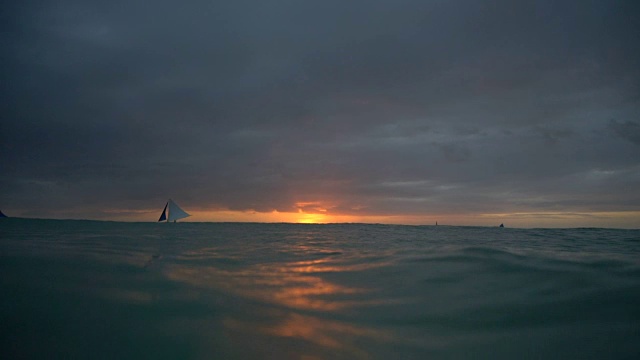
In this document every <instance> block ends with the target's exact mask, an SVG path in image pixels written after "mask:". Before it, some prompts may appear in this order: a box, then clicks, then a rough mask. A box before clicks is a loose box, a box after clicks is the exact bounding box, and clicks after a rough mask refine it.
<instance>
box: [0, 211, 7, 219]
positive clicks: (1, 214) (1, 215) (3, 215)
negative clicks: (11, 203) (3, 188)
mask: <svg viewBox="0 0 640 360" xmlns="http://www.w3.org/2000/svg"><path fill="white" fill-rule="evenodd" d="M6 217H8V216H7V215H5V214H3V213H2V210H0V218H6Z"/></svg>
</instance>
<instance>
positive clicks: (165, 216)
mask: <svg viewBox="0 0 640 360" xmlns="http://www.w3.org/2000/svg"><path fill="white" fill-rule="evenodd" d="M189 216H191V215H189V214H187V212H186V211H184V210H182V209H181V208H180V206H178V204H176V203H174V202H173V200H171V199H169V201H167V204H166V205H165V206H164V210H162V215H160V219H158V221H165V220H166V221H167V222H171V221H173V222H176V220H180V219H184V218H186V217H189Z"/></svg>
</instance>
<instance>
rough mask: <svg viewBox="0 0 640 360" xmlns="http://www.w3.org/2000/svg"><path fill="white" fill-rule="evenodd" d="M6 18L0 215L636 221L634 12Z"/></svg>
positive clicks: (51, 13) (597, 8) (16, 7)
mask: <svg viewBox="0 0 640 360" xmlns="http://www.w3.org/2000/svg"><path fill="white" fill-rule="evenodd" d="M0 9H1V13H0V20H1V21H0V29H1V31H2V37H1V40H0V41H1V42H2V47H1V48H2V50H1V51H2V57H1V59H0V65H1V68H0V73H1V81H0V83H1V85H0V94H1V96H2V101H1V103H0V107H1V110H0V116H1V118H0V148H1V150H0V210H2V211H3V212H4V213H5V214H7V215H8V216H21V217H39V218H69V219H99V220H124V221H156V220H157V218H158V217H159V215H160V212H161V211H162V208H163V207H164V204H165V203H166V201H167V199H168V198H172V199H173V200H174V201H175V202H176V203H178V204H179V205H180V206H181V207H182V208H184V209H185V210H186V211H187V212H189V213H191V214H192V217H191V218H189V220H191V221H268V222H272V221H273V222H281V221H285V222H320V223H323V222H365V223H398V224H434V223H435V222H436V221H438V223H439V224H450V225H482V226H496V225H498V224H500V223H505V226H514V227H575V226H587V227H590V226H601V227H622V228H629V227H630V228H638V227H640V41H638V34H640V18H639V17H638V16H637V14H638V13H640V2H638V1H635V0H630V1H622V0H564V1H558V0H538V1H529V0H523V1H512V0H493V1H489V0H462V1H455V0H452V1H445V0H406V1H405V0H393V1H392V0H367V1H362V0H352V1H344V0H342V1H333V0H326V1H302V0H273V1H257V0H246V1H244V0H240V1H211V0H209V1H202V0H195V1H188V2H178V1H167V0H158V1H153V2H149V1H137V0H126V1H122V0H113V1H96V0H56V1H52V0H24V1H13V2H3V3H2V4H1V5H0Z"/></svg>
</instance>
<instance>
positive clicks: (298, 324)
mask: <svg viewBox="0 0 640 360" xmlns="http://www.w3.org/2000/svg"><path fill="white" fill-rule="evenodd" d="M271 316H272V317H273V318H274V319H277V320H276V321H274V322H273V323H272V324H268V323H267V324H264V323H262V324H256V323H253V322H248V321H239V320H235V319H231V318H227V319H225V321H224V323H225V325H226V326H227V327H229V328H232V329H234V330H236V331H242V332H258V333H260V334H264V335H270V336H275V337H279V338H292V339H295V340H303V341H305V342H307V343H309V344H313V345H315V346H319V347H320V348H325V352H327V353H328V354H331V355H336V354H341V355H343V356H340V357H341V358H342V357H344V355H348V358H360V359H366V358H370V357H371V354H369V353H368V352H367V351H366V350H363V349H361V348H359V347H358V346H357V345H356V344H357V343H358V342H361V341H362V340H365V341H366V342H376V343H377V342H392V341H396V340H397V339H396V338H395V337H394V336H393V335H392V333H390V332H389V331H384V330H380V329H373V328H367V327H363V326H358V325H352V324H348V323H345V322H341V321H336V320H327V319H322V318H319V317H314V316H306V315H300V314H296V313H290V314H287V315H283V314H281V313H274V314H271ZM305 350H306V351H311V352H314V349H313V348H305ZM305 350H302V351H305ZM296 355H298V358H315V357H316V355H317V354H316V353H314V354H304V353H302V354H296ZM319 358H322V357H319Z"/></svg>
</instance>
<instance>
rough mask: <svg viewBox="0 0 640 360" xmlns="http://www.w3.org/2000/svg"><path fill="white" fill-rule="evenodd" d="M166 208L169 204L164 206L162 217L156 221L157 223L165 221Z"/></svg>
mask: <svg viewBox="0 0 640 360" xmlns="http://www.w3.org/2000/svg"><path fill="white" fill-rule="evenodd" d="M167 206H169V203H167V204H166V205H165V206H164V210H162V215H160V219H158V221H164V220H167Z"/></svg>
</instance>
